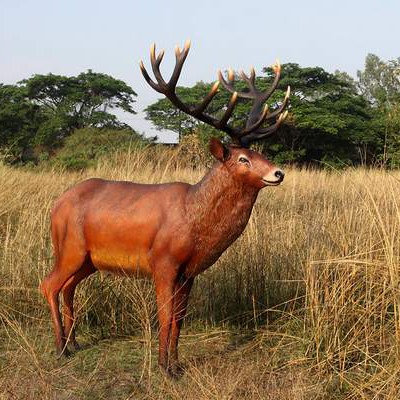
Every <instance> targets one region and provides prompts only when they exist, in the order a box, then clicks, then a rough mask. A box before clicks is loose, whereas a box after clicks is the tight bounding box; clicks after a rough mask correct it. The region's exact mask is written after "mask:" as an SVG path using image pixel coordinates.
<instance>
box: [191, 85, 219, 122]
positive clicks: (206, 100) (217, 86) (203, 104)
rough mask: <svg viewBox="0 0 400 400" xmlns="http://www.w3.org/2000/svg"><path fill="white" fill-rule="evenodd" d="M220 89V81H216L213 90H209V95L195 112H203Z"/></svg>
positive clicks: (197, 113)
mask: <svg viewBox="0 0 400 400" xmlns="http://www.w3.org/2000/svg"><path fill="white" fill-rule="evenodd" d="M218 89H219V81H216V82H215V83H214V85H213V86H212V88H211V90H210V91H209V92H208V94H207V96H206V97H205V98H204V100H203V101H202V103H200V104H199V105H198V106H197V107H196V108H195V110H194V114H196V115H199V114H201V113H202V112H203V111H204V110H205V109H206V108H207V106H208V105H209V104H210V103H211V100H212V99H213V98H214V97H215V95H216V94H217V93H218Z"/></svg>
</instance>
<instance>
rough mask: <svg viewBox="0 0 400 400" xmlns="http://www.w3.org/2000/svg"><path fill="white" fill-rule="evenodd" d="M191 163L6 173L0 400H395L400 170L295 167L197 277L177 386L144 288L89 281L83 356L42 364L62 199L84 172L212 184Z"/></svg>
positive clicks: (47, 347)
mask: <svg viewBox="0 0 400 400" xmlns="http://www.w3.org/2000/svg"><path fill="white" fill-rule="evenodd" d="M185 165H187V164H185V163H184V162H182V154H179V150H165V149H159V148H153V147H150V148H148V149H147V150H145V151H139V150H135V149H131V151H129V152H128V153H117V154H116V155H115V156H114V157H112V158H109V159H107V160H102V161H100V162H99V163H98V164H97V166H96V168H94V169H91V170H89V171H86V172H83V173H67V172H62V171H61V172H60V171H42V172H33V171H24V170H15V169H12V168H9V167H6V166H4V165H0V188H1V189H0V321H1V325H0V398H1V396H3V397H4V398H13V397H12V396H14V398H35V396H36V398H37V396H40V397H42V398H62V397H63V398H91V397H93V396H95V397H101V396H105V393H111V392H112V391H111V392H110V390H116V388H117V387H118V388H119V389H120V391H121V393H119V392H118V393H115V392H112V393H113V396H112V397H113V398H126V397H128V396H131V398H166V397H168V398H207V399H209V398H215V399H220V398H271V399H285V398H287V399H296V398H298V399H303V398H304V399H306V398H309V397H311V396H313V397H315V398H321V399H322V398H326V399H331V398H351V399H381V398H382V399H383V398H385V399H386V398H387V399H397V398H398V395H399V393H400V379H399V376H400V375H399V372H400V357H399V356H400V354H399V350H400V345H399V343H400V314H399V313H400V286H399V284H400V275H399V272H400V271H399V266H400V259H399V257H400V235H399V224H400V212H399V204H400V200H399V199H400V182H399V179H400V174H398V173H389V172H385V171H381V170H367V169H354V170H351V169H350V170H347V171H345V172H337V171H307V170H296V169H292V170H289V171H287V174H286V178H285V182H284V184H283V185H282V186H280V187H277V188H268V189H265V190H263V191H262V193H261V194H260V197H259V199H258V201H257V203H256V205H255V208H254V210H253V214H252V217H251V220H250V222H249V224H248V227H247V229H246V231H245V232H244V234H243V235H242V237H241V238H240V239H239V240H238V241H237V242H236V243H235V244H234V245H233V246H232V247H231V248H230V249H228V250H227V251H226V253H225V254H224V255H223V256H222V257H221V259H220V260H219V261H218V262H217V263H216V265H215V266H213V267H212V268H210V269H209V270H208V271H206V272H205V273H204V274H202V275H201V276H199V277H198V278H197V281H196V284H195V287H194V289H193V292H192V295H191V302H190V307H189V312H188V317H187V320H186V323H185V328H184V331H183V337H182V340H181V345H180V350H181V353H182V356H183V359H184V360H185V363H186V364H187V373H186V375H185V377H184V379H183V380H182V382H180V383H179V384H173V383H171V382H169V381H168V380H166V379H164V378H162V377H160V376H159V374H157V373H155V369H154V367H155V363H156V362H155V353H156V351H155V349H156V344H157V341H156V335H155V329H156V327H157V324H156V317H155V310H156V309H155V303H154V294H153V288H152V284H151V282H148V281H145V280H135V279H123V278H121V277H113V276H109V275H104V274H102V275H100V274H99V275H98V276H94V277H92V278H89V279H88V280H87V282H85V283H83V284H82V285H81V287H80V288H79V289H78V293H77V297H76V308H77V310H78V315H79V317H78V321H77V324H78V339H79V338H81V339H83V341H84V342H86V344H87V345H89V344H90V345H89V347H88V348H87V349H85V350H83V351H82V352H81V353H80V354H79V353H78V354H77V355H76V356H75V357H74V358H73V359H72V360H71V361H68V362H66V363H64V364H61V366H60V365H59V364H57V362H56V361H53V360H52V358H51V357H50V356H47V354H49V353H50V352H51V349H52V342H53V339H52V331H51V327H50V316H49V313H48V310H47V307H46V304H45V302H44V300H43V299H42V298H41V296H40V295H39V292H38V290H37V288H38V285H39V282H40V281H41V280H42V278H43V277H44V275H45V274H46V273H48V271H49V270H50V269H51V268H52V262H53V259H52V250H51V244H50V239H49V211H50V209H51V206H52V203H53V202H54V200H55V199H56V198H57V196H59V195H60V193H62V192H63V191H64V190H65V189H66V188H68V187H70V186H71V185H73V184H75V183H76V182H78V181H80V180H82V179H85V178H87V177H89V176H97V177H105V178H109V179H123V180H133V181H136V182H148V183H150V182H167V181H174V180H180V181H185V182H190V183H193V182H196V181H198V180H199V179H200V178H201V176H202V175H203V174H204V172H205V168H202V167H199V168H198V169H193V168H191V167H190V166H185ZM121 337H122V338H124V340H123V341H122V342H121V341H118V340H117V338H121ZM110 338H111V339H110ZM105 343H106V344H107V346H109V347H107V346H106V348H103V347H102V346H105ZM125 346H126V347H125ZM130 349H134V350H133V353H132V354H131V353H130ZM96 351H98V352H99V353H95V352H96ZM94 353H95V354H94ZM89 354H91V355H92V357H93V358H90V357H89ZM118 354H121V357H120V358H118ZM127 354H129V356H127ZM121 358H124V359H125V358H127V360H126V363H127V365H125V364H124V363H123V362H122V361H121ZM107 363H115V366H113V367H112V368H110V370H108V369H107V367H106V366H107V365H108V364H107ZM112 365H114V364H112ZM133 366H135V368H134V367H133ZM126 368H127V370H128V371H130V370H131V369H132V371H133V370H135V372H132V374H133V376H132V375H131V374H128V375H126V374H127V372H126ZM124 374H125V375H124ZM82 377H85V378H82ZM116 377H118V385H116V384H115V385H114V386H113V383H112V382H114V381H113V379H114V380H115V379H117V378H116ZM131 380H133V381H134V382H136V383H137V385H136V386H135V387H131V386H129V383H127V382H130V381H131ZM21 382H22V383H21ZM105 382H108V386H107V385H105ZM110 385H111V387H112V388H113V389H110V388H109V386H110ZM96 390H97V392H96ZM99 393H100V394H99ZM61 394H62V396H61ZM85 396H86V397H85Z"/></svg>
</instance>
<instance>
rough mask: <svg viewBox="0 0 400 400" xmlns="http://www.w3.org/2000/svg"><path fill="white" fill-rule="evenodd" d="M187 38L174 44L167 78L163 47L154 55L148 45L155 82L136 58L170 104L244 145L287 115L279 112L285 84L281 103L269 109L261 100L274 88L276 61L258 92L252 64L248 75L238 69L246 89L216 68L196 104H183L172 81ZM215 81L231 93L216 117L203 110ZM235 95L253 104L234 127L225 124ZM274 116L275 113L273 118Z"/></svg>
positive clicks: (214, 91) (265, 133) (183, 56)
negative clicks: (269, 81)
mask: <svg viewBox="0 0 400 400" xmlns="http://www.w3.org/2000/svg"><path fill="white" fill-rule="evenodd" d="M189 49H190V41H189V40H187V41H186V42H185V45H184V48H183V50H181V49H180V48H179V47H178V46H177V47H176V48H175V56H176V62H175V68H174V70H173V72H172V75H171V78H170V80H169V81H168V82H165V80H164V78H163V77H162V75H161V72H160V64H161V61H162V59H163V57H164V51H163V50H162V51H161V52H160V53H159V55H158V56H156V46H155V44H153V45H152V46H151V49H150V61H151V67H152V70H153V74H154V77H155V79H156V82H154V81H153V80H152V79H151V78H150V76H149V74H148V73H147V71H146V68H145V67H144V64H143V61H140V69H141V71H142V74H143V76H144V78H145V79H146V81H147V83H148V84H149V85H150V86H151V87H152V88H153V89H154V90H156V91H157V92H159V93H162V94H164V95H165V96H166V97H167V98H168V99H169V100H170V101H171V102H172V104H173V105H174V106H175V107H177V108H179V109H180V110H182V111H183V112H185V113H186V114H189V115H191V116H192V117H194V118H196V119H198V120H200V121H202V122H205V123H206V124H208V125H211V126H213V127H214V128H216V129H219V130H222V131H224V132H225V133H227V134H228V135H229V136H230V137H231V138H232V140H233V142H234V143H235V144H238V145H240V146H244V147H247V146H248V145H249V144H250V143H251V142H252V141H255V140H259V139H262V138H265V137H267V136H270V135H272V134H273V133H274V132H276V130H277V129H278V128H279V126H280V125H281V124H282V122H283V121H284V119H285V118H286V116H287V111H285V112H283V111H284V109H285V108H286V107H287V105H288V102H289V96H290V87H288V88H287V91H286V95H285V98H284V100H283V102H282V104H281V105H280V106H279V107H278V108H277V109H276V110H275V111H273V112H269V110H268V106H267V105H265V106H264V107H263V104H264V103H265V101H266V100H267V99H268V98H269V97H270V96H271V94H272V93H273V92H274V90H275V89H276V87H277V85H278V82H279V78H280V71H281V67H280V65H279V62H277V64H276V65H275V66H273V69H274V72H275V79H274V82H273V83H272V86H271V87H270V88H269V89H267V90H265V91H263V92H260V91H259V90H258V89H257V88H256V87H255V71H254V68H251V70H250V76H247V75H246V74H245V73H244V72H243V71H242V72H241V77H242V79H243V80H244V81H245V82H246V83H247V86H248V89H249V91H248V92H237V91H236V90H235V89H234V87H233V83H234V73H233V71H232V70H231V69H229V71H228V80H225V79H224V77H223V75H222V73H221V71H218V78H219V81H217V82H215V83H214V85H213V86H212V88H211V90H210V91H209V93H208V94H207V96H206V97H205V98H204V99H203V101H202V102H201V103H200V104H199V105H197V106H189V105H186V104H184V103H183V102H182V101H181V99H179V97H178V96H177V95H176V84H177V82H178V79H179V76H180V73H181V71H182V67H183V64H184V62H185V60H186V57H187V55H188V53H189ZM219 83H221V84H222V86H223V87H224V88H225V89H226V90H227V91H228V92H230V93H232V95H231V98H230V100H229V103H228V105H227V107H226V110H225V112H224V114H223V116H222V117H221V118H220V119H217V118H215V117H214V116H212V115H209V114H206V113H205V112H204V111H205V109H206V108H207V107H208V105H209V104H210V102H211V101H212V99H213V98H214V97H215V95H216V94H217V92H218V87H219ZM238 98H244V99H251V100H253V106H252V109H251V111H250V114H249V117H248V119H247V122H246V125H245V127H243V128H236V127H233V126H231V125H229V124H228V121H229V118H230V117H231V116H232V113H233V110H234V108H235V106H236V103H237V100H238ZM276 117H278V118H277V119H276ZM272 119H276V121H275V123H273V124H272V125H270V126H268V127H262V125H263V124H264V122H265V121H267V120H272Z"/></svg>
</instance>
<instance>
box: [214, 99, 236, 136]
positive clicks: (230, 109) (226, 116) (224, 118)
mask: <svg viewBox="0 0 400 400" xmlns="http://www.w3.org/2000/svg"><path fill="white" fill-rule="evenodd" d="M237 99H238V93H237V92H234V93H233V94H232V96H231V98H230V100H229V103H228V107H227V108H226V111H225V113H224V115H223V116H222V118H221V119H220V120H219V121H218V123H217V125H216V127H217V128H219V129H221V128H223V127H224V126H226V123H227V122H228V120H229V118H230V117H231V115H232V113H233V110H234V108H235V106H236V102H237Z"/></svg>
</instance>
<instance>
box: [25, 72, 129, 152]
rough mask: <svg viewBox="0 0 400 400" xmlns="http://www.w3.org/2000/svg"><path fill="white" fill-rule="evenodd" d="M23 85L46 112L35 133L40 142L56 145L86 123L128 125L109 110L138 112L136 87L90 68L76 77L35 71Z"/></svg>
mask: <svg viewBox="0 0 400 400" xmlns="http://www.w3.org/2000/svg"><path fill="white" fill-rule="evenodd" d="M20 85H21V87H22V88H24V89H25V91H26V95H27V97H28V99H30V100H31V101H32V102H33V103H34V104H36V105H39V106H41V108H42V109H43V111H44V112H45V113H46V116H47V119H46V122H45V123H43V124H42V125H41V126H40V127H39V129H38V132H37V135H36V140H37V142H38V143H40V144H46V145H54V143H56V142H57V141H59V140H60V139H61V138H63V137H65V136H67V135H69V134H70V133H71V132H72V131H73V130H74V129H79V128H84V127H97V128H104V127H109V128H111V127H113V128H122V127H126V125H125V124H123V123H121V122H120V121H119V120H118V118H117V117H116V116H115V115H114V114H112V113H110V111H111V110H114V109H120V110H123V111H125V112H128V113H131V114H135V111H134V110H133V103H134V101H135V100H134V97H135V96H136V93H135V92H134V90H133V89H132V88H131V87H130V86H128V85H127V84H126V83H125V82H123V81H121V80H118V79H115V78H113V77H111V76H109V75H106V74H100V73H95V72H93V71H91V70H89V71H88V72H84V73H81V74H79V75H78V76H77V77H65V76H60V75H53V74H48V75H34V76H33V77H31V78H29V79H25V80H23V81H21V82H20Z"/></svg>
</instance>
